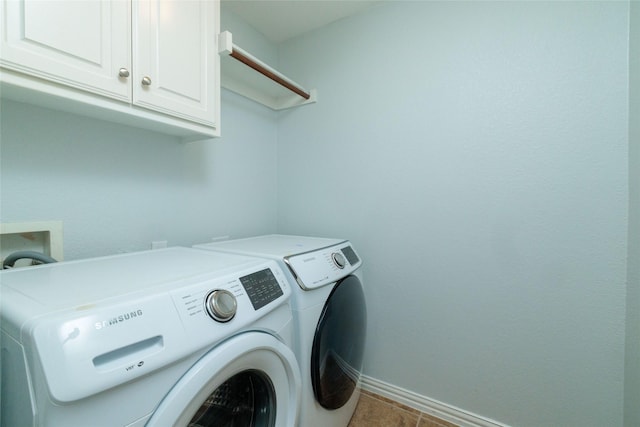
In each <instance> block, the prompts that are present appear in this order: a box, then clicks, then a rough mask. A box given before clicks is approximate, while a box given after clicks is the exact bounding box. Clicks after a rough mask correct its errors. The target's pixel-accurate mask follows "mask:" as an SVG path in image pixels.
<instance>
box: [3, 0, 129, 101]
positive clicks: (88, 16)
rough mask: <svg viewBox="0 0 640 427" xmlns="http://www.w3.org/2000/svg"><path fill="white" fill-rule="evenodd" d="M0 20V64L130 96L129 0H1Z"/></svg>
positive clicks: (113, 94) (109, 93)
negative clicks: (125, 75)
mask: <svg viewBox="0 0 640 427" xmlns="http://www.w3.org/2000/svg"><path fill="white" fill-rule="evenodd" d="M0 23H1V25H2V27H3V29H4V31H2V40H1V43H0V66H2V67H4V68H8V69H12V70H15V71H18V72H21V73H25V74H28V75H32V76H36V77H40V78H43V79H46V80H49V81H53V82H55V83H60V84H64V85H68V86H72V87H75V88H78V89H82V90H87V91H90V92H94V93H99V94H101V95H105V96H109V97H112V98H116V99H121V100H125V101H130V99H131V90H130V87H131V85H130V82H129V81H128V79H127V78H126V77H120V76H119V70H120V69H121V68H124V69H125V70H131V65H130V63H131V44H130V40H131V3H130V1H129V0H83V1H68V0H62V1H60V0H3V1H2V5H1V7H0ZM124 74H126V73H124Z"/></svg>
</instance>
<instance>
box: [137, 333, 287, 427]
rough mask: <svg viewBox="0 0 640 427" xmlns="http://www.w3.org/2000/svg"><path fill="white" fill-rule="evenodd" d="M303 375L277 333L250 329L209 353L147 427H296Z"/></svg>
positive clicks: (178, 386) (159, 409) (164, 400)
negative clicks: (274, 334) (270, 333)
mask: <svg viewBox="0 0 640 427" xmlns="http://www.w3.org/2000/svg"><path fill="white" fill-rule="evenodd" d="M299 397H300V373H299V369H298V365H297V362H296V359H295V356H294V354H293V352H291V350H290V349H289V348H288V347H286V346H285V345H284V344H283V343H282V342H280V341H278V340H277V339H276V338H275V337H274V336H272V335H269V334H266V333H261V332H249V333H245V334H242V335H239V336H237V337H235V338H232V339H230V340H228V341H225V342H224V343H222V344H221V345H219V346H217V347H215V348H214V349H212V350H211V351H209V352H208V353H207V354H205V355H204V356H203V357H202V358H201V359H200V360H199V361H198V362H197V363H196V364H195V365H193V367H191V369H189V371H187V372H186V373H185V375H184V376H183V377H182V378H181V379H180V381H178V383H177V384H176V385H175V386H174V387H173V388H172V389H171V391H170V392H169V393H168V394H167V396H166V397H165V398H164V399H163V400H162V402H161V403H160V405H159V406H158V408H157V409H156V410H155V411H154V413H153V415H152V417H151V418H150V420H149V422H148V423H147V424H146V425H147V426H148V427H166V426H175V427H236V426H237V427H240V426H241V427H250V426H256V427H258V426H259V427H290V426H294V425H296V420H297V416H298V406H299Z"/></svg>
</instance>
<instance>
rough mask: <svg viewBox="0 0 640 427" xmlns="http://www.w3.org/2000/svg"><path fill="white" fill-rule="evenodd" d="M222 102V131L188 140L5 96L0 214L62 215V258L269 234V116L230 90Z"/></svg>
mask: <svg viewBox="0 0 640 427" xmlns="http://www.w3.org/2000/svg"><path fill="white" fill-rule="evenodd" d="M222 104H223V112H222V126H223V132H224V137H223V138H221V139H219V140H215V141H207V142H194V143H190V144H186V145H185V144H183V143H181V142H179V141H178V140H177V139H175V138H173V137H168V136H164V135H161V134H158V133H154V132H149V131H144V130H139V129H134V128H129V127H125V126H120V125H113V124H110V123H107V122H102V121H100V120H94V119H89V118H85V117H81V116H76V115H71V114H66V113H61V112H56V111H52V110H47V109H42V108H38V107H34V106H31V105H26V104H21V103H15V102H9V101H3V102H2V110H1V123H0V126H1V133H0V138H1V140H0V142H1V145H0V149H1V157H2V158H1V162H2V163H1V165H0V167H1V171H2V174H1V187H0V191H1V193H2V194H1V199H0V214H1V216H0V219H1V220H2V222H14V221H34V220H62V221H63V227H64V252H65V259H68V260H69V259H78V258H85V257H89V256H98V255H105V254H112V253H119V252H128V251H134V250H142V249H150V244H151V242H152V241H156V240H167V241H168V243H169V245H171V246H174V245H192V244H195V243H198V242H205V241H209V239H211V238H212V237H215V236H222V235H230V234H232V235H239V236H246V235H251V234H261V233H269V232H274V231H275V228H276V202H275V198H276V125H275V118H274V116H273V113H272V112H268V111H265V109H264V108H261V107H258V106H256V105H255V104H254V103H252V102H251V101H248V100H245V99H243V98H240V97H238V96H236V95H234V94H231V93H228V92H226V91H223V95H222ZM247 123H250V124H251V125H250V126H247Z"/></svg>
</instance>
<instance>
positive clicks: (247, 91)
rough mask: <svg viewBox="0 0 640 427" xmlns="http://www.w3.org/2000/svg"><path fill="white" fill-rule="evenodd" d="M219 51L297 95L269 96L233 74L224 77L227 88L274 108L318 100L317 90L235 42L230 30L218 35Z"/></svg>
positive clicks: (223, 80)
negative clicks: (234, 77) (238, 79)
mask: <svg viewBox="0 0 640 427" xmlns="http://www.w3.org/2000/svg"><path fill="white" fill-rule="evenodd" d="M218 52H219V53H220V54H223V55H228V56H230V57H231V58H234V59H235V60H237V61H240V62H241V63H242V64H244V65H246V66H247V67H249V68H251V69H253V70H255V71H257V72H258V73H260V74H261V75H263V76H265V77H266V78H268V79H270V80H272V81H273V82H275V83H277V84H278V85H280V86H282V87H284V88H286V89H287V90H288V91H290V92H293V93H294V94H295V96H293V97H292V96H286V97H282V96H269V95H267V94H263V93H260V90H259V89H257V90H256V89H255V88H250V87H248V86H247V85H246V84H242V83H241V82H238V81H237V80H234V79H233V77H232V76H227V77H229V79H228V80H227V79H225V78H224V77H223V78H222V86H223V87H226V88H227V89H230V90H232V91H234V92H237V93H239V94H240V95H243V96H245V97H248V98H250V99H253V100H254V101H257V102H260V103H262V104H264V105H267V106H268V107H270V108H272V109H274V110H281V109H284V108H291V107H296V106H298V105H304V104H308V103H312V102H316V101H317V92H316V91H315V90H307V89H305V88H304V87H302V86H301V85H299V84H298V83H296V82H294V81H293V80H291V79H290V78H289V77H287V76H285V75H284V74H282V73H280V72H279V71H277V70H276V69H274V68H272V67H270V66H269V65H267V64H265V63H264V62H262V61H261V60H259V59H258V58H256V57H254V56H253V55H251V54H250V53H248V52H246V51H245V50H243V49H241V48H240V47H238V46H237V45H235V44H233V35H232V34H231V33H230V32H229V31H223V32H222V33H220V35H219V36H218ZM223 64H224V63H223ZM224 75H225V74H224V72H223V76H224Z"/></svg>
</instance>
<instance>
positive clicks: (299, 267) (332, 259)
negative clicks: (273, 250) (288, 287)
mask: <svg viewBox="0 0 640 427" xmlns="http://www.w3.org/2000/svg"><path fill="white" fill-rule="evenodd" d="M284 261H285V263H287V265H288V266H289V270H291V273H292V274H293V277H295V279H296V282H297V283H298V285H300V287H301V288H302V289H305V290H308V289H315V288H319V287H321V286H325V285H327V284H329V283H334V282H337V281H338V280H340V279H342V278H343V277H345V276H348V275H349V274H351V273H352V272H353V271H355V270H356V269H358V268H359V267H360V266H361V265H362V260H361V259H360V257H359V256H358V254H357V253H356V251H355V250H354V249H353V246H351V243H349V242H344V243H341V244H339V245H335V246H330V247H327V248H323V249H319V250H317V251H312V252H306V253H303V254H297V255H292V256H289V257H285V259H284Z"/></svg>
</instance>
